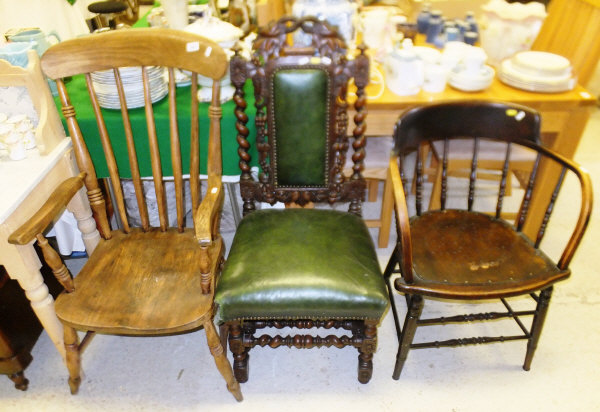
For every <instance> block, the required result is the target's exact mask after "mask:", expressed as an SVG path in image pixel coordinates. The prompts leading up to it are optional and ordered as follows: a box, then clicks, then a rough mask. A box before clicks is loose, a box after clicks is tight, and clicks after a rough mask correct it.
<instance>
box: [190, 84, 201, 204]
mask: <svg viewBox="0 0 600 412" xmlns="http://www.w3.org/2000/svg"><path fill="white" fill-rule="evenodd" d="M191 93H192V96H197V95H198V76H197V75H196V73H193V74H192V85H191ZM190 117H191V119H190V121H191V129H190V130H191V133H190V191H191V195H192V210H196V209H198V205H199V204H200V201H201V200H202V193H201V191H200V156H198V153H200V138H199V136H198V129H199V119H198V99H192V103H191V109H190Z"/></svg>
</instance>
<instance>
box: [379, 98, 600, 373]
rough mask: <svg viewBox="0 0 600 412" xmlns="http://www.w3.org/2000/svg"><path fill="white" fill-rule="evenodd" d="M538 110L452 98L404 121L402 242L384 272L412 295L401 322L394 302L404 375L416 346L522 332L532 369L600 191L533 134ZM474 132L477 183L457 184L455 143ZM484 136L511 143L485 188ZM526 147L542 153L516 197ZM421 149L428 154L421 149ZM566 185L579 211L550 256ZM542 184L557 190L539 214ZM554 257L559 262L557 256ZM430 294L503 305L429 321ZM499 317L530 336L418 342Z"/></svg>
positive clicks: (398, 205) (397, 169) (398, 199)
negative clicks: (432, 163) (432, 169)
mask: <svg viewBox="0 0 600 412" xmlns="http://www.w3.org/2000/svg"><path fill="white" fill-rule="evenodd" d="M531 114H532V111H531V110H530V109H527V108H525V107H522V106H518V105H513V104H503V103H494V102H487V103H486V102H465V103H442V104H433V105H429V106H424V107H419V108H415V109H412V110H409V111H408V112H406V113H405V114H404V115H402V116H401V117H400V118H399V120H398V122H397V123H396V127H395V130H394V140H395V146H394V154H395V156H393V157H392V158H391V159H390V166H389V173H390V180H391V181H392V184H393V193H394V202H395V212H396V221H397V230H398V241H397V244H396V248H395V250H394V252H393V254H392V256H391V258H390V260H389V263H388V265H387V267H386V270H385V273H384V274H385V277H386V279H387V281H388V286H389V293H390V299H392V301H393V292H392V275H393V274H395V273H399V274H400V277H396V278H395V280H394V281H393V285H394V287H395V289H396V290H397V291H398V292H400V293H402V294H403V295H404V296H405V298H406V301H407V304H408V310H407V314H406V317H405V319H404V324H403V325H402V326H401V323H400V319H399V316H398V312H397V309H396V306H395V304H394V302H392V312H393V314H394V320H395V322H396V330H397V333H398V341H399V349H398V355H397V358H396V366H395V368H394V373H393V377H394V379H398V378H399V377H400V372H401V371H402V367H403V365H404V363H405V361H406V358H407V355H408V352H409V350H410V349H417V348H433V347H435V348H438V347H451V346H459V345H469V344H479V343H488V342H505V341H513V340H518V339H523V340H527V353H526V355H525V362H524V364H523V369H525V370H529V368H530V367H531V361H532V359H533V355H534V352H535V350H536V347H537V344H538V341H539V338H540V334H541V332H542V327H543V324H544V320H545V318H546V314H547V311H548V305H549V303H550V297H551V295H552V288H553V285H554V284H555V283H556V282H558V281H561V280H564V279H567V278H568V277H569V275H570V270H569V263H570V262H571V259H572V258H573V254H574V253H575V250H576V249H577V246H578V245H579V242H580V241H581V238H582V236H583V234H584V232H585V229H586V226H587V223H588V220H589V216H590V212H591V207H592V188H591V183H590V180H589V176H588V175H587V173H585V172H584V171H582V170H581V169H580V168H579V167H578V166H577V165H576V164H575V163H573V162H572V161H570V160H568V159H566V158H564V157H562V156H560V155H558V154H555V153H553V152H551V151H549V150H547V149H545V148H544V147H541V146H539V145H538V144H536V143H534V141H532V140H527V139H526V138H525V137H524V136H523V134H525V135H527V134H528V132H527V130H531V129H530V128H529V127H530V122H529V121H527V117H528V116H531ZM535 130H536V129H533V131H535ZM537 130H538V131H539V129H537ZM465 138H467V139H471V140H472V143H473V144H472V148H473V149H472V158H471V168H470V169H471V171H470V174H469V179H468V183H467V185H463V186H462V187H457V185H456V183H457V182H456V181H451V178H450V177H448V173H447V172H448V170H447V168H448V164H449V163H450V161H451V159H449V157H450V154H451V153H452V150H451V146H452V144H453V142H454V141H455V139H465ZM484 141H493V142H496V143H502V144H503V148H501V149H500V150H502V152H503V153H504V167H503V168H502V175H501V178H500V182H499V183H494V184H492V185H490V183H489V181H488V183H487V185H483V184H482V182H481V181H480V180H479V179H478V176H479V174H478V154H479V147H480V145H481V144H482V143H483V142H484ZM436 142H439V143H440V144H441V147H442V151H441V153H442V156H441V159H440V162H441V167H442V173H441V175H442V180H441V184H440V190H441V194H440V195H439V196H440V202H439V207H438V208H434V209H429V210H426V207H424V205H426V204H427V198H428V197H429V196H431V194H430V193H428V191H429V188H428V185H427V184H426V183H425V182H424V180H425V179H424V170H423V169H424V165H423V163H424V162H423V157H422V155H421V152H422V151H424V150H425V148H426V147H428V146H429V145H431V144H434V143H436ZM436 144H437V143H436ZM522 150H527V151H529V152H531V153H533V155H534V159H535V160H534V162H533V167H532V168H531V170H530V171H529V173H528V176H527V178H526V179H525V181H526V187H525V189H524V190H522V191H518V190H516V189H515V190H513V194H512V195H511V196H507V195H506V181H507V174H508V173H509V165H510V162H511V156H512V154H513V153H515V152H518V151H522ZM416 152H418V153H419V154H418V155H415V153H416ZM411 154H412V157H411ZM413 171H414V178H415V180H416V193H415V195H414V198H412V197H413V195H411V196H410V197H409V200H410V202H407V198H406V194H408V193H410V192H409V190H408V189H409V188H410V185H411V184H412V183H411V182H412V179H413ZM458 180H462V179H458ZM563 183H567V184H566V185H564V186H565V187H564V188H563V189H567V188H568V189H569V190H568V192H567V193H566V194H565V196H568V198H567V200H568V202H569V203H570V205H569V208H570V209H571V210H573V212H574V215H575V218H574V219H573V222H572V226H571V227H570V228H569V227H565V226H563V223H562V222H561V226H560V228H558V229H555V230H557V232H554V234H558V233H560V236H559V237H558V239H564V241H559V243H558V244H555V242H553V244H552V248H548V249H549V250H547V252H548V253H545V252H544V251H542V249H541V248H540V247H541V246H542V240H543V238H544V234H545V233H547V232H548V231H549V230H551V229H552V227H551V226H550V224H551V221H550V215H551V213H552V211H553V209H554V208H555V206H556V201H557V197H558V200H560V197H559V192H560V190H561V188H562V186H563ZM436 186H437V185H435V186H434V187H436ZM494 186H495V188H494ZM540 186H546V187H549V188H551V190H552V191H553V194H552V196H551V199H550V201H549V203H547V204H543V205H542V207H541V208H540V209H541V210H542V212H541V215H542V216H538V215H536V212H535V210H537V208H536V209H534V208H533V203H532V200H533V199H534V197H535V195H536V193H537V192H538V190H539V189H538V187H540ZM494 189H495V190H494ZM563 193H564V192H563ZM485 200H490V201H491V203H493V204H495V213H492V214H488V213H483V212H481V211H479V210H488V209H489V207H485V206H486V205H485V203H486V202H485ZM563 200H565V199H563ZM511 203H512V204H513V205H515V206H516V208H517V216H516V218H515V220H514V221H510V222H509V221H506V220H504V219H502V218H501V216H502V212H503V210H504V208H507V207H509V206H510V204H511ZM487 206H489V204H488V205H487ZM563 206H564V205H563ZM577 208H579V210H578V209H577ZM577 212H578V213H577ZM530 219H532V221H540V222H541V224H540V225H539V227H538V228H537V233H536V234H535V235H534V236H533V238H534V239H533V240H530V238H529V237H527V236H526V235H525V234H524V233H523V229H524V226H525V225H526V224H527V223H529V220H530ZM534 232H535V231H534ZM569 235H570V236H569ZM554 255H556V257H557V258H558V259H554ZM550 256H552V258H551V257H550ZM556 262H557V263H556ZM521 295H523V296H525V297H526V296H527V295H530V296H531V298H533V300H534V302H535V307H533V308H531V309H530V310H525V309H526V308H525V309H523V310H521V309H519V310H517V309H513V308H512V307H511V304H510V303H509V300H508V298H511V297H516V296H521ZM428 298H433V299H442V300H451V301H459V302H460V301H463V302H464V301H467V302H469V303H489V300H492V301H493V300H496V299H500V301H501V303H502V305H501V306H500V307H501V308H502V310H501V311H493V312H485V313H476V314H469V315H457V316H452V315H445V316H443V317H435V318H429V317H427V318H422V317H421V314H422V311H423V305H424V301H425V300H426V299H428ZM521 300H526V301H528V299H521ZM523 303H529V302H521V301H519V302H517V304H518V305H519V307H521V306H523V305H522V304H523ZM513 306H514V305H513ZM531 306H533V305H531ZM526 316H530V317H532V321H531V325H530V327H527V324H526V322H525V321H524V320H523V319H522V318H523V317H526ZM498 319H509V320H510V319H514V321H515V322H516V325H517V326H518V328H519V329H520V330H521V331H522V333H521V334H516V335H508V336H484V337H471V338H454V339H448V340H441V341H432V342H416V343H415V342H413V339H414V337H415V331H416V329H417V327H419V326H428V325H439V324H446V323H460V322H466V323H468V322H475V321H488V320H498ZM529 319H531V318H529ZM498 326H502V325H498Z"/></svg>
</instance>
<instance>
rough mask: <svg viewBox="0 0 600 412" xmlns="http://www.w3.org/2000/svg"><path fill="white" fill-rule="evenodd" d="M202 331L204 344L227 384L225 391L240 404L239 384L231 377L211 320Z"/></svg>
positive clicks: (229, 365)
mask: <svg viewBox="0 0 600 412" xmlns="http://www.w3.org/2000/svg"><path fill="white" fill-rule="evenodd" d="M204 330H205V332H206V342H207V343H208V347H209V349H210V353H211V354H212V355H213V358H215V363H216V364H217V369H218V370H219V372H220V373H221V376H223V378H224V379H225V382H226V383H227V389H228V390H229V392H231V394H232V395H233V397H234V398H235V399H236V400H237V401H238V402H241V401H242V400H243V399H244V397H243V396H242V391H241V389H240V384H239V383H238V381H236V380H235V378H234V377H233V372H232V370H231V364H230V363H229V361H228V360H227V356H226V355H225V352H224V350H223V346H222V345H221V340H220V339H219V336H218V335H217V330H216V329H215V325H214V324H213V323H212V320H209V321H207V322H206V323H205V324H204Z"/></svg>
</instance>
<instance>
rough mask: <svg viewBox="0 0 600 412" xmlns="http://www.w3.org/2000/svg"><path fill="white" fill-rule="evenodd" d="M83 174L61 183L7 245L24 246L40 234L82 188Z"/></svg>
mask: <svg viewBox="0 0 600 412" xmlns="http://www.w3.org/2000/svg"><path fill="white" fill-rule="evenodd" d="M85 176H86V174H85V173H80V174H79V175H78V176H75V177H71V178H69V179H67V180H65V181H64V182H62V183H61V184H60V185H59V186H58V187H57V188H56V189H54V192H52V194H51V195H50V197H49V198H48V200H47V201H46V203H44V205H43V206H42V207H41V208H40V209H39V210H38V211H37V212H36V213H35V214H34V215H33V216H32V217H31V218H30V219H29V220H28V221H27V222H25V223H24V224H23V225H21V227H20V228H18V229H17V230H15V231H14V232H13V233H12V234H11V235H10V236H9V237H8V243H12V244H13V245H26V244H28V243H29V242H31V241H32V240H33V239H35V237H36V235H37V234H39V233H42V232H43V231H44V230H45V229H46V228H47V227H48V225H50V223H52V221H53V220H54V219H55V218H56V217H57V216H58V214H59V213H61V212H62V211H63V209H64V208H65V207H67V204H68V203H69V202H70V201H71V199H72V198H73V196H75V194H76V193H77V191H78V190H79V189H81V188H82V187H83V179H84V178H85Z"/></svg>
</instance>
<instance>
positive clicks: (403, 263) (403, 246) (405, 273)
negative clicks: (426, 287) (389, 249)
mask: <svg viewBox="0 0 600 412" xmlns="http://www.w3.org/2000/svg"><path fill="white" fill-rule="evenodd" d="M388 178H389V179H390V180H391V181H392V190H393V191H394V210H395V213H396V227H397V229H398V243H399V246H400V250H398V251H397V253H401V257H402V259H401V260H400V269H401V271H402V277H403V278H404V280H405V281H406V282H407V283H411V282H412V281H413V272H412V267H413V264H412V243H411V240H410V222H409V216H408V209H407V207H406V196H405V194H404V186H403V185H402V179H401V178H400V171H399V170H398V158H397V157H395V156H392V157H390V164H389V167H388ZM399 257H400V256H399Z"/></svg>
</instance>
